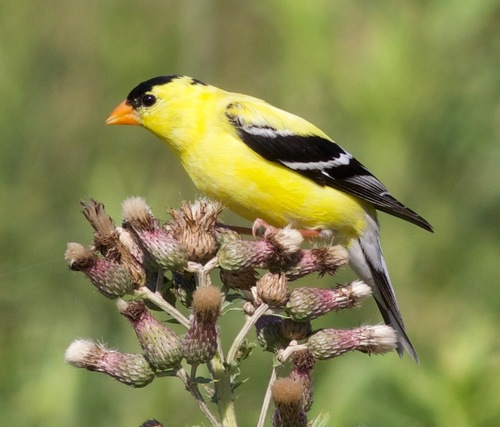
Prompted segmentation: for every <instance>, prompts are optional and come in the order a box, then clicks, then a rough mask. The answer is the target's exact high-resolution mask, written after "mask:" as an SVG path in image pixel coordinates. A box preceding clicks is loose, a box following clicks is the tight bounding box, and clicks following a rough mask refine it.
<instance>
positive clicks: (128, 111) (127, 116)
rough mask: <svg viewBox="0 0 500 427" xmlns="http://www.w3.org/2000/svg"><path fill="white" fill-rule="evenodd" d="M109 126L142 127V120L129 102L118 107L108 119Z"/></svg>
mask: <svg viewBox="0 0 500 427" xmlns="http://www.w3.org/2000/svg"><path fill="white" fill-rule="evenodd" d="M106 124H107V125H140V124H141V118H140V117H139V114H137V112H136V111H135V110H134V109H133V107H132V106H131V105H130V104H127V101H126V100H125V101H123V102H122V103H121V104H120V105H118V106H117V107H116V108H115V109H114V110H113V111H112V112H111V114H110V115H109V116H108V118H107V119H106Z"/></svg>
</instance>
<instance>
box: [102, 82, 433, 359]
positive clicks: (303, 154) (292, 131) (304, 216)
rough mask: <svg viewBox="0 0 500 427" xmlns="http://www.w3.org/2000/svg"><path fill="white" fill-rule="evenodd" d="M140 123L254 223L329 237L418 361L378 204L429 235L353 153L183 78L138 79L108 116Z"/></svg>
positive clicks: (311, 129)
mask: <svg viewBox="0 0 500 427" xmlns="http://www.w3.org/2000/svg"><path fill="white" fill-rule="evenodd" d="M106 123H107V124H112V125H118V124H121V125H140V126H143V127H144V128H146V129H148V130H149V131H151V132H152V133H154V134H155V135H157V136H158V137H159V138H160V139H162V140H163V141H165V142H166V143H167V145H168V146H169V147H170V148H171V149H172V150H173V151H174V152H175V154H177V156H178V157H179V159H180V161H181V163H182V165H183V166H184V169H185V170H186V171H187V173H188V175H189V176H190V177H191V179H192V180H193V182H194V184H195V185H196V186H197V187H198V188H199V189H200V190H201V191H203V192H204V193H206V194H207V195H208V196H210V197H212V198H213V199H216V200H219V201H221V202H223V203H224V204H225V205H226V206H228V207H229V208H230V209H231V210H233V211H234V212H236V213H237V214H239V215H241V216H242V217H244V218H247V219H249V220H251V221H253V220H255V219H257V218H259V219H262V220H264V221H266V222H268V223H269V224H272V225H274V226H276V227H283V226H285V225H288V224H291V225H292V226H293V227H295V228H298V229H310V230H323V231H330V232H332V233H333V235H334V237H335V239H336V241H337V242H338V243H340V244H343V245H345V246H346V247H347V248H348V251H349V256H350V265H351V267H352V268H353V270H354V271H355V272H356V273H357V274H358V275H359V276H360V277H361V278H362V279H363V280H364V281H365V282H366V283H367V284H369V285H370V286H371V287H372V289H373V293H374V296H375V300H376V302H377V305H378V307H379V309H380V312H381V313H382V317H383V318H384V320H385V322H386V323H387V324H388V325H391V326H392V327H393V328H394V329H395V330H396V331H397V332H398V336H399V339H400V344H399V347H398V353H399V354H400V355H402V352H403V348H404V349H406V350H407V351H408V353H409V354H410V355H411V357H412V358H413V359H414V360H415V361H416V362H418V357H417V353H416V351H415V349H414V347H413V345H412V344H411V342H410V339H409V338H408V335H407V334H406V331H405V327H404V324H403V319H402V317H401V313H400V311H399V308H398V305H397V301H396V297H395V294H394V290H393V287H392V284H391V280H390V278H389V274H388V271H387V267H386V264H385V261H384V258H383V255H382V249H381V246H380V239H379V225H378V221H377V214H376V209H378V210H381V211H383V212H386V213H389V214H391V215H394V216H397V217H399V218H402V219H404V220H406V221H409V222H412V223H413V224H416V225H418V226H420V227H422V228H424V229H426V230H429V231H432V227H431V225H430V224H429V223H428V222H427V221H426V220H425V219H423V218H422V217H421V216H419V215H418V214H417V213H415V212H414V211H412V210H410V209H408V208H407V207H406V206H404V205H403V204H402V203H400V202H399V201H397V200H396V199H395V198H394V197H392V196H391V195H390V194H389V192H388V191H387V189H386V188H385V187H384V185H383V184H382V183H381V182H380V181H379V180H378V179H377V178H375V176H373V175H372V174H371V173H370V172H369V171H368V170H367V169H366V168H365V167H364V166H363V165H362V164H361V163H360V162H358V161H357V160H356V159H355V158H354V157H353V156H352V155H351V154H350V153H348V152H347V151H346V150H344V149H343V148H342V147H340V146H339V145H337V144H336V143H335V142H334V141H333V140H332V139H331V138H330V137H328V136H327V135H326V134H325V133H324V132H322V131H321V130H320V129H318V128H317V127H316V126H314V125H312V124H311V123H309V122H308V121H306V120H304V119H302V118H300V117H298V116H296V115H293V114H291V113H288V112H286V111H283V110H280V109H278V108H276V107H273V106H272V105H270V104H268V103H266V102H265V101H262V100H260V99H257V98H253V97H250V96H247V95H242V94H238V93H232V92H226V91H224V90H221V89H218V88H216V87H214V86H210V85H207V84H205V83H203V82H201V81H199V80H197V79H193V78H191V77H187V76H178V75H170V76H162V77H156V78H153V79H150V80H147V81H145V82H143V83H141V84H139V85H138V86H137V87H136V88H134V89H133V90H132V91H131V92H130V93H129V95H128V97H127V99H126V100H125V101H123V102H122V103H121V104H120V105H118V106H117V107H116V108H115V110H114V111H113V112H112V113H111V115H110V116H109V117H108V118H107V120H106Z"/></svg>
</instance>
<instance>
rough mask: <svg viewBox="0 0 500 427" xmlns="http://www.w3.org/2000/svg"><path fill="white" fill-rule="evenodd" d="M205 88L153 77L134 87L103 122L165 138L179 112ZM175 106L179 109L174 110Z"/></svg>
mask: <svg viewBox="0 0 500 427" xmlns="http://www.w3.org/2000/svg"><path fill="white" fill-rule="evenodd" d="M200 87H204V88H206V87H207V85H206V84H205V83H203V82H201V81H199V80H196V79H193V78H191V77H187V76H178V75H169V76H161V77H155V78H152V79H150V80H147V81H145V82H142V83H141V84H139V85H138V86H136V87H135V88H134V89H132V91H131V92H130V93H129V94H128V96H127V99H125V100H124V101H123V102H122V103H120V104H119V105H118V106H117V107H116V108H115V109H114V110H113V111H112V112H111V114H110V115H109V117H108V118H107V119H106V124H108V125H140V126H143V127H145V128H146V129H148V130H150V131H151V132H153V133H155V134H157V135H158V136H160V137H163V138H167V137H168V135H169V133H170V131H171V130H172V127H173V126H175V124H176V123H178V122H179V120H180V119H181V118H182V117H179V116H178V115H179V112H180V111H182V110H183V111H185V109H186V106H187V105H189V104H190V103H191V102H192V101H193V100H194V99H196V98H199V96H198V94H199V92H200V90H199V89H200ZM179 104H181V105H182V109H181V108H178V107H179Z"/></svg>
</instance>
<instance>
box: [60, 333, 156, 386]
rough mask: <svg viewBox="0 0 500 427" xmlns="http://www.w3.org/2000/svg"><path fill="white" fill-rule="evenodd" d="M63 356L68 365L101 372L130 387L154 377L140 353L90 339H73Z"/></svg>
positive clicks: (144, 382)
mask: <svg viewBox="0 0 500 427" xmlns="http://www.w3.org/2000/svg"><path fill="white" fill-rule="evenodd" d="M64 358H65V360H66V362H68V363H69V364H70V365H73V366H76V367H77V368H85V369H87V370H89V371H97V372H103V373H105V374H107V375H109V376H111V377H113V378H115V379H116V380H118V381H120V382H122V383H123V384H126V385H129V386H131V387H144V386H146V385H148V384H149V383H150V382H151V381H153V379H154V377H155V373H154V370H153V368H152V367H151V366H150V364H149V363H148V361H147V360H146V358H145V357H144V356H143V355H142V354H129V353H119V352H118V351H114V350H109V349H107V348H106V347H105V346H104V345H103V344H96V343H94V342H93V341H91V340H76V341H73V343H71V345H70V346H69V347H68V348H67V350H66V353H65V356H64Z"/></svg>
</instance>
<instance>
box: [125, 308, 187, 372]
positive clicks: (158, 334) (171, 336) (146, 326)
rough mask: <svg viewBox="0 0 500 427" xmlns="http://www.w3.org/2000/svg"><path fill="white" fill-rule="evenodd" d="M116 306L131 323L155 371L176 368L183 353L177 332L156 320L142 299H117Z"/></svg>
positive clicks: (145, 355)
mask: <svg viewBox="0 0 500 427" xmlns="http://www.w3.org/2000/svg"><path fill="white" fill-rule="evenodd" d="M117 306H118V309H119V310H120V313H121V314H123V315H124V316H125V317H126V318H127V319H129V320H130V322H131V323H132V326H133V327H134V330H135V332H136V334H137V338H138V339H139V343H140V345H141V348H142V351H143V354H144V357H145V358H146V359H147V360H148V362H149V364H150V365H151V366H152V367H153V368H154V369H155V370H157V371H167V370H170V369H178V368H179V367H180V362H181V360H182V357H183V355H182V343H181V340H180V338H179V337H178V336H177V334H175V333H174V332H173V331H172V330H170V329H169V328H167V327H166V326H165V325H164V324H162V323H160V322H158V320H156V319H155V318H154V317H153V316H152V315H151V313H150V312H149V311H148V309H147V308H146V305H145V304H144V302H142V301H130V302H126V301H124V300H118V302H117Z"/></svg>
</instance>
